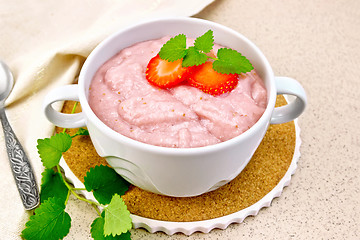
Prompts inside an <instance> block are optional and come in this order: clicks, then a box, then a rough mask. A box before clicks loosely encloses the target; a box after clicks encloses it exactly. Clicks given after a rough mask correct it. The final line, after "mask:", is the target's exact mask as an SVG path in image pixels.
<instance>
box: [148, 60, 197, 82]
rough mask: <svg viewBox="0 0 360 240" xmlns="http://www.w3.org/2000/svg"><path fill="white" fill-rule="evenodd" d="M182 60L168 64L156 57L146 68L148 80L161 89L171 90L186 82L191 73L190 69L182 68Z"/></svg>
mask: <svg viewBox="0 0 360 240" xmlns="http://www.w3.org/2000/svg"><path fill="white" fill-rule="evenodd" d="M181 64H182V59H180V60H177V61H174V62H168V61H167V60H163V59H161V58H160V57H159V55H156V56H155V57H153V58H152V59H151V60H150V61H149V63H148V65H147V68H146V79H147V80H148V81H149V82H150V83H151V84H153V85H155V86H158V87H160V88H170V87H174V86H176V85H178V84H179V83H181V82H182V81H184V80H186V78H187V76H188V75H189V73H190V69H191V68H190V67H187V68H185V67H182V66H181Z"/></svg>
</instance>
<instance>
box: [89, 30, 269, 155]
mask: <svg viewBox="0 0 360 240" xmlns="http://www.w3.org/2000/svg"><path fill="white" fill-rule="evenodd" d="M169 39H170V37H164V38H161V39H157V40H151V41H146V42H141V43H137V44H135V45H133V46H130V47H128V48H126V49H123V50H122V51H120V52H119V53H118V54H116V55H115V56H114V57H113V58H111V59H110V60H109V61H107V62H106V63H105V64H104V65H103V66H101V67H100V68H99V70H98V71H97V73H96V74H95V76H94V78H93V80H92V82H91V86H90V91H89V98H88V101H89V104H90V107H91V108H92V110H93V111H94V113H95V114H96V115H97V117H98V118H99V119H100V120H101V121H103V122H104V123H105V124H106V125H107V126H109V127H110V128H112V129H113V130H115V131H116V132H118V133H120V134H122V135H124V136H126V137H129V138H132V139H134V140H137V141H140V142H144V143H148V144H152V145H156V146H163V147H174V148H191V147H202V146H207V145H212V144H216V143H220V142H223V141H226V140H229V139H231V138H234V137H236V136H238V135H240V134H241V133H243V132H245V131H246V130H248V129H249V128H250V127H251V126H253V125H254V124H255V123H256V122H257V121H258V119H259V118H260V117H261V115H262V114H263V113H264V111H265V108H266V103H267V96H266V89H265V87H264V84H263V81H262V80H261V78H260V77H259V76H258V75H257V74H256V71H255V70H252V71H251V72H248V73H246V74H241V75H239V83H238V85H237V86H236V88H235V89H234V90H232V91H231V92H230V93H225V94H222V95H220V96H212V95H209V94H207V93H204V92H202V91H201V90H199V89H197V88H195V87H191V86H189V85H186V84H182V85H179V86H176V87H173V88H171V89H160V88H158V87H155V86H153V85H151V84H150V83H149V82H148V81H147V80H146V77H145V71H146V67H147V64H148V62H149V60H150V59H151V58H152V57H154V56H155V55H156V54H157V53H158V52H159V50H160V48H161V47H162V46H163V44H165V43H166V42H167V41H168V40H169ZM192 42H193V40H191V39H190V40H188V45H191V44H192ZM220 47H221V46H219V45H215V46H214V49H213V50H212V51H213V52H212V54H215V55H216V52H217V49H219V48H220Z"/></svg>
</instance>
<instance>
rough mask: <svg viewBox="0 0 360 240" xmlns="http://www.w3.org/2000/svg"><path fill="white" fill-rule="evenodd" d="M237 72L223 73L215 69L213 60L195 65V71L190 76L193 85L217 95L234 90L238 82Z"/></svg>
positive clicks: (190, 82) (189, 79)
mask: <svg viewBox="0 0 360 240" xmlns="http://www.w3.org/2000/svg"><path fill="white" fill-rule="evenodd" d="M238 81H239V79H238V75H237V74H222V73H218V72H216V71H215V70H214V69H213V64H212V62H205V63H204V64H202V65H200V66H197V67H194V72H193V73H192V74H191V75H190V76H189V78H188V82H189V84H190V85H191V86H193V87H196V88H198V89H200V90H202V91H203V92H205V93H208V94H211V95H214V96H217V95H220V94H223V93H226V92H230V91H231V90H233V89H234V88H235V87H236V85H237V84H238Z"/></svg>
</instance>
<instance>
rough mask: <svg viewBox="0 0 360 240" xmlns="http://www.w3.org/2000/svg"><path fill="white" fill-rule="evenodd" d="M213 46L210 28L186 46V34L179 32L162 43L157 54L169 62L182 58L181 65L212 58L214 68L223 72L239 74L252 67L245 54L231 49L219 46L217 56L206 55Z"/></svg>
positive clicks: (189, 65) (186, 65)
mask: <svg viewBox="0 0 360 240" xmlns="http://www.w3.org/2000/svg"><path fill="white" fill-rule="evenodd" d="M213 46H214V35H213V31H212V30H209V31H207V32H206V33H204V34H203V35H202V36H200V37H198V38H196V39H195V42H194V46H190V47H188V48H187V47H186V36H185V35H184V34H179V35H177V36H175V37H173V38H171V39H170V40H169V41H168V42H166V43H165V44H164V45H163V47H162V48H161V49H160V52H159V56H160V58H161V59H163V60H167V61H169V62H173V61H177V60H179V59H183V62H182V66H183V67H191V66H199V65H201V64H203V63H205V62H206V61H207V60H208V59H212V60H213V68H214V70H215V71H217V72H219V73H224V74H241V73H246V72H250V71H251V70H253V69H254V67H253V66H252V64H251V63H250V61H249V60H248V59H247V58H246V57H245V56H243V55H242V54H241V53H239V52H237V51H236V50H233V49H229V48H220V49H219V50H218V52H217V57H212V56H210V55H208V54H207V53H210V51H211V50H212V49H213Z"/></svg>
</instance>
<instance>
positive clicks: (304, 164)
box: [132, 0, 360, 240]
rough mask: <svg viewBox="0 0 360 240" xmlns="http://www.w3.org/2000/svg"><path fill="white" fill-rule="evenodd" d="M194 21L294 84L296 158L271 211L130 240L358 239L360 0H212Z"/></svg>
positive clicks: (139, 235)
mask: <svg viewBox="0 0 360 240" xmlns="http://www.w3.org/2000/svg"><path fill="white" fill-rule="evenodd" d="M196 17H199V18H204V19H208V20H212V21H215V22H218V23H221V24H223V25H226V26H228V27H231V28H233V29H235V30H237V31H238V32H240V33H242V34H244V35H245V36H247V37H248V38H249V39H251V40H252V41H254V42H255V44H257V45H258V46H259V47H260V49H262V51H263V52H264V54H265V55H266V56H267V58H268V60H269V61H270V63H271V64H272V67H273V70H274V72H275V74H276V75H278V76H289V77H293V78H295V79H297V80H298V81H299V82H301V84H302V85H303V86H304V88H305V89H306V91H307V94H308V100H309V105H308V107H307V109H306V112H305V113H304V114H303V115H302V116H301V117H300V118H299V125H300V128H301V130H302V131H301V139H302V141H303V143H302V146H301V154H302V156H301V158H300V160H299V166H298V169H297V171H296V173H295V175H294V176H293V178H292V181H291V184H290V186H289V187H287V188H285V190H284V192H283V194H282V195H281V196H280V198H277V199H275V200H274V201H273V203H272V206H271V207H270V208H265V209H262V210H261V211H260V213H259V215H257V216H256V217H249V218H246V219H245V221H244V222H243V223H242V224H232V225H230V226H229V227H228V228H227V229H226V230H213V231H212V232H210V233H209V234H202V233H196V234H193V235H191V236H190V237H187V236H184V235H182V234H177V235H174V236H167V235H165V234H162V233H156V234H149V233H147V232H146V231H145V230H134V231H133V232H132V233H133V238H134V239H176V240H181V239H188V240H189V239H192V240H197V239H360V202H359V199H360V187H359V186H360V180H359V173H360V167H359V166H360V157H359V156H360V137H359V136H360V127H359V126H358V125H357V124H358V121H359V120H360V94H359V91H360V78H359V76H360V47H359V43H360V1H357V0H346V1H345V0H344V1H325V0H317V1H309V0H306V1H282V0H275V1H262V0H255V1H243V0H217V1H215V2H214V3H213V4H212V5H210V6H209V7H207V8H206V9H205V10H204V11H202V12H201V13H200V14H198V15H197V16H196Z"/></svg>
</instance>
